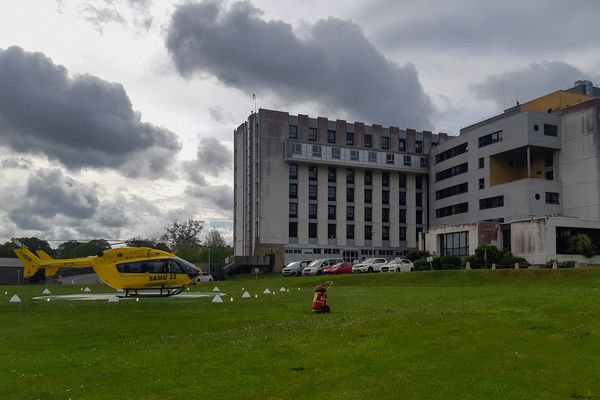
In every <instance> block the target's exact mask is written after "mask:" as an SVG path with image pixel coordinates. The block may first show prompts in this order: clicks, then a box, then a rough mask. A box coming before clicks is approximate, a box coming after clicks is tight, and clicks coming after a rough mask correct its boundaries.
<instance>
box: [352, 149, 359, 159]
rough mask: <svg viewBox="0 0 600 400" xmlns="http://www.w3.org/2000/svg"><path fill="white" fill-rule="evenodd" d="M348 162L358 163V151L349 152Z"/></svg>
mask: <svg viewBox="0 0 600 400" xmlns="http://www.w3.org/2000/svg"><path fill="white" fill-rule="evenodd" d="M350 160H351V161H358V150H350Z"/></svg>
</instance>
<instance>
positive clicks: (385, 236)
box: [381, 226, 390, 240]
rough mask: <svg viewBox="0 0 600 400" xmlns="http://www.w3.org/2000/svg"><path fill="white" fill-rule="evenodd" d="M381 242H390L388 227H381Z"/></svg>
mask: <svg viewBox="0 0 600 400" xmlns="http://www.w3.org/2000/svg"><path fill="white" fill-rule="evenodd" d="M381 240H390V227H389V226H382V227H381Z"/></svg>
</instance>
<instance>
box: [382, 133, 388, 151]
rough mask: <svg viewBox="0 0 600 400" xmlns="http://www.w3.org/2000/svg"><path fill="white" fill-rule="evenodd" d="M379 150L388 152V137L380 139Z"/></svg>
mask: <svg viewBox="0 0 600 400" xmlns="http://www.w3.org/2000/svg"><path fill="white" fill-rule="evenodd" d="M381 148H382V149H383V150H388V149H389V148H390V138H389V137H388V136H382V137H381Z"/></svg>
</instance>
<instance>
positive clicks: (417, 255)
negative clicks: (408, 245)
mask: <svg viewBox="0 0 600 400" xmlns="http://www.w3.org/2000/svg"><path fill="white" fill-rule="evenodd" d="M425 257H429V252H428V251H421V250H416V251H409V252H408V253H407V254H406V258H407V259H409V260H410V261H412V262H413V263H414V262H415V260H419V259H421V258H425Z"/></svg>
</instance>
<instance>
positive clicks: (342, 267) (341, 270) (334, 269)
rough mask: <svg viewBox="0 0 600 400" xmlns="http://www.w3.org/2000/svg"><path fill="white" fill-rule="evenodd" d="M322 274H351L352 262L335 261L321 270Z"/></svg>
mask: <svg viewBox="0 0 600 400" xmlns="http://www.w3.org/2000/svg"><path fill="white" fill-rule="evenodd" d="M323 273H324V274H331V275H339V274H351V273H352V263H351V262H346V261H345V262H341V263H337V264H335V265H333V266H331V267H327V268H325V269H324V270H323Z"/></svg>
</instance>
